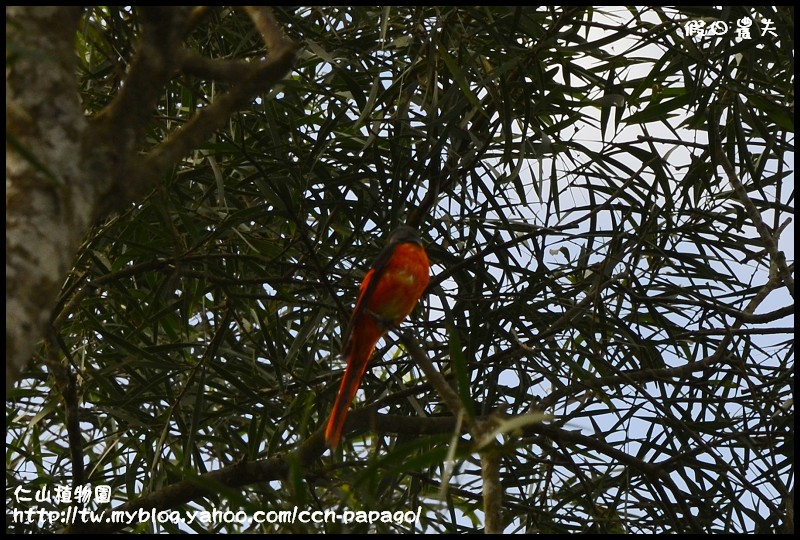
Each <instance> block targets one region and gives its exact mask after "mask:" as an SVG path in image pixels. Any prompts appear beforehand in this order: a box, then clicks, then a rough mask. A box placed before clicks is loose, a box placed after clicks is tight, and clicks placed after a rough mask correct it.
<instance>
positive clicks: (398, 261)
mask: <svg viewBox="0 0 800 540" xmlns="http://www.w3.org/2000/svg"><path fill="white" fill-rule="evenodd" d="M429 281H430V262H429V261H428V255H427V254H426V253H425V249H423V248H422V247H421V246H419V245H417V244H412V243H404V244H399V245H398V246H397V247H396V248H395V250H394V253H393V254H392V256H391V257H390V258H389V260H388V261H387V262H386V267H385V269H384V271H383V274H382V275H381V276H380V280H379V281H378V283H377V285H376V286H375V290H374V291H373V293H372V296H371V298H370V299H369V302H368V304H367V306H366V307H367V309H368V310H369V311H371V312H373V313H375V314H376V315H378V316H379V317H380V318H381V319H384V320H386V321H391V322H392V323H394V324H400V322H402V320H403V319H405V318H406V316H408V314H409V313H411V310H412V309H414V306H415V305H416V304H417V300H419V297H420V296H422V293H423V292H424V291H425V288H426V287H427V286H428V282H429ZM365 284H367V280H365Z"/></svg>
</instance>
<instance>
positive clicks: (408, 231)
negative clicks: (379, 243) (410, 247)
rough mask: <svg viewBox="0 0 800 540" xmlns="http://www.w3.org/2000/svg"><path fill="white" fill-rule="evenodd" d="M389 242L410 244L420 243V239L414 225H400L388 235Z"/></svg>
mask: <svg viewBox="0 0 800 540" xmlns="http://www.w3.org/2000/svg"><path fill="white" fill-rule="evenodd" d="M389 242H390V243H392V244H403V243H406V242H410V243H412V244H418V245H420V246H421V245H422V239H421V238H420V237H419V232H417V229H415V228H414V227H409V226H408V225H401V226H399V227H398V228H396V229H395V230H393V231H392V234H390V235H389Z"/></svg>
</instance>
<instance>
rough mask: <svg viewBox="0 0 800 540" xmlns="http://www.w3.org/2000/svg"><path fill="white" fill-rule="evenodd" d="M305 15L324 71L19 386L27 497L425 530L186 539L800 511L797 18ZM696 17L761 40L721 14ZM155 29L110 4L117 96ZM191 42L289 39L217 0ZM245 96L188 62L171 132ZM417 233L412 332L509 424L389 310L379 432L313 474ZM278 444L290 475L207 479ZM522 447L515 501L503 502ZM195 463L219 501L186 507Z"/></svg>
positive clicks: (83, 52) (258, 130)
mask: <svg viewBox="0 0 800 540" xmlns="http://www.w3.org/2000/svg"><path fill="white" fill-rule="evenodd" d="M275 15H276V17H277V19H278V21H279V23H280V24H281V25H282V27H283V28H284V30H285V32H286V34H287V36H288V37H289V38H290V39H292V40H294V41H295V42H297V43H299V44H300V45H301V46H302V48H301V49H300V52H299V53H298V57H297V61H296V63H295V66H294V68H293V70H292V71H291V73H290V74H289V76H288V77H287V78H286V79H285V80H284V81H283V82H281V83H280V84H279V85H277V86H276V87H275V88H273V89H272V91H270V92H269V93H267V94H264V95H261V96H259V97H258V98H257V99H255V100H254V101H253V102H252V104H251V106H249V107H247V108H245V109H243V110H240V111H238V112H237V113H236V114H234V115H232V116H231V117H230V119H229V123H228V125H227V127H226V128H225V129H223V130H220V131H218V132H217V133H216V135H215V137H214V138H213V139H211V140H208V141H206V142H205V144H203V145H202V147H199V148H197V149H196V150H195V151H194V152H193V153H192V154H191V155H187V156H186V157H185V160H183V161H182V162H181V163H179V164H178V165H177V166H175V167H174V169H173V170H172V172H171V173H170V174H169V175H168V177H166V178H164V180H163V182H162V183H161V184H160V185H159V187H157V188H156V189H155V190H154V191H152V192H151V193H150V194H149V195H147V196H146V197H145V198H144V199H143V200H141V201H140V202H139V203H137V204H135V205H132V206H130V207H128V208H127V209H125V210H123V211H121V212H118V213H115V214H114V215H112V216H110V217H109V218H108V219H104V220H103V221H102V222H99V223H97V224H96V226H95V227H94V228H93V229H92V230H91V231H90V232H89V234H88V235H87V236H86V239H85V243H84V245H83V246H82V248H81V249H80V251H79V253H77V255H76V257H75V263H74V267H73V270H72V272H71V273H70V275H69V277H68V279H67V281H66V283H65V284H64V287H63V292H62V295H61V297H60V299H59V300H58V303H57V307H56V309H55V312H54V315H53V320H54V333H55V336H56V338H55V339H54V340H52V341H51V342H52V343H55V344H56V345H57V346H53V345H51V346H50V347H49V348H47V347H43V348H42V349H41V350H40V352H39V353H38V354H37V356H36V358H34V360H33V361H32V362H31V364H30V367H29V371H28V372H27V373H26V374H25V377H24V378H23V380H22V381H20V383H19V384H18V385H17V386H16V388H15V390H14V391H13V393H12V394H11V396H10V400H9V401H8V402H7V411H8V412H7V421H6V422H7V438H6V444H7V451H6V464H7V470H8V475H7V503H8V505H9V506H10V508H19V509H24V508H26V505H31V506H36V507H46V508H52V509H63V505H58V504H56V503H50V504H48V503H41V502H36V501H32V502H29V503H21V502H19V501H17V500H15V499H14V488H16V487H17V486H24V487H26V488H28V489H38V488H39V487H40V486H42V485H45V486H55V485H58V484H61V485H70V484H71V483H72V480H73V477H74V476H75V474H77V473H76V469H82V471H81V472H80V474H81V476H82V477H83V480H84V481H85V482H86V483H88V484H90V485H92V486H96V485H103V484H105V485H109V486H111V489H112V497H113V499H114V502H113V504H112V506H116V505H117V504H120V503H128V504H130V503H131V502H132V501H136V500H137V499H140V498H142V497H155V496H160V497H162V499H160V500H159V504H163V507H164V508H175V509H178V510H181V511H182V512H185V511H187V509H198V508H201V509H207V510H211V509H215V508H216V509H220V510H232V511H234V512H238V511H240V510H241V511H244V512H246V513H247V514H248V515H253V513H254V512H256V511H257V510H276V511H277V510H287V509H288V510H291V509H292V508H294V507H295V506H298V507H299V508H301V509H303V508H305V509H312V510H314V509H320V510H328V509H334V510H338V511H340V512H341V511H344V510H381V511H384V510H389V511H393V512H394V511H397V510H403V511H409V510H412V511H416V510H417V508H418V507H421V518H420V521H419V522H418V523H415V524H401V525H397V524H390V523H375V524H372V525H367V524H358V523H352V524H347V525H344V524H341V523H327V524H319V523H300V522H295V523H291V524H287V523H283V524H263V525H257V524H253V525H236V524H231V523H213V524H206V523H203V524H200V523H193V524H191V525H187V524H183V525H176V524H170V523H166V524H161V525H159V526H157V527H155V530H162V531H173V530H189V529H195V530H198V531H206V530H217V531H235V530H254V531H258V530H263V531H284V532H289V531H291V532H314V531H347V530H352V531H357V532H367V531H375V532H390V531H407V530H414V531H437V532H466V531H474V530H482V529H483V527H484V519H485V517H484V513H485V512H486V511H487V510H486V508H487V506H485V505H486V504H487V498H490V499H492V500H491V501H489V502H490V503H494V504H499V505H501V507H500V508H501V514H500V515H501V516H502V528H503V529H504V530H506V531H509V532H517V531H531V532H542V533H558V532H621V531H628V532H651V533H658V532H753V531H760V532H767V531H772V532H775V531H780V530H785V527H787V521H788V518H787V516H786V508H787V507H788V508H791V507H792V506H793V502H792V501H793V476H794V466H793V440H794V420H793V417H794V406H793V403H792V401H791V399H792V393H793V390H792V387H793V381H794V319H793V316H794V315H793V305H794V300H793V297H794V284H793V281H792V279H793V278H792V276H793V271H794V263H793V252H792V251H789V250H791V249H793V248H792V247H791V243H792V238H791V236H792V234H793V228H792V226H791V225H788V226H787V222H788V220H790V219H791V218H792V217H793V214H794V185H793V178H794V176H793V159H794V154H793V148H794V147H793V143H794V134H793V132H794V118H793V112H794V50H793V47H794V44H793V36H794V19H793V17H794V11H793V9H792V8H771V7H758V8H724V9H711V8H703V9H700V8H691V9H690V8H686V9H682V10H680V11H675V10H665V9H660V8H630V9H623V8H616V9H611V8H608V9H606V8H603V9H591V8H575V7H566V8H538V9H533V8H507V7H474V8H456V7H438V8H437V7H426V8H413V7H405V8H396V7H393V8H388V7H387V8H379V7H372V8H370V7H338V8H285V9H281V10H275ZM742 20H745V21H749V22H750V23H751V24H749V25H745V23H740V22H739V21H742ZM767 20H769V21H770V22H771V26H770V24H769V23H767V22H766V21H767ZM690 21H703V22H704V23H705V28H706V29H709V28H712V27H714V28H718V27H719V25H715V24H714V22H715V21H724V22H726V23H727V24H728V26H729V31H728V33H727V34H724V35H719V36H710V37H709V36H705V37H701V36H688V35H687V28H686V23H687V22H690ZM143 24H146V22H143V21H142V20H140V12H139V10H137V9H133V10H120V9H116V8H104V9H100V8H96V9H87V10H86V11H85V14H84V18H83V21H82V23H81V26H80V27H79V28H78V29H77V38H76V54H77V57H78V64H79V72H78V79H77V80H78V81H79V85H80V88H79V89H78V91H79V92H80V95H81V98H82V100H83V104H84V107H85V109H86V111H87V114H88V115H90V116H91V115H94V114H96V113H97V112H99V111H100V110H102V108H103V107H104V106H106V105H107V104H108V103H109V101H110V100H111V99H113V97H114V96H115V95H116V93H117V92H119V90H120V88H121V87H122V86H124V81H125V76H126V72H127V70H128V68H129V65H130V63H131V62H132V61H133V58H134V57H135V55H136V43H137V39H138V38H139V35H140V32H141V27H142V25H143ZM745 26H746V27H748V28H749V30H750V36H749V37H742V36H741V35H737V28H738V29H741V28H743V27H745ZM770 28H772V29H774V31H773V32H769V31H768V30H769V29H770ZM185 43H186V45H187V46H188V47H189V48H190V49H191V50H193V51H196V52H198V53H200V54H201V55H202V56H204V57H207V58H209V59H237V60H255V59H258V58H261V57H263V56H264V55H265V49H264V44H263V42H262V40H261V39H260V38H259V35H258V33H257V32H255V31H254V30H253V26H252V23H251V21H250V20H249V18H248V17H247V15H246V14H245V13H244V12H241V11H238V10H233V9H224V8H214V9H210V10H208V11H207V12H204V13H203V14H202V16H199V17H198V19H197V21H196V23H195V24H194V27H193V28H192V30H191V32H190V33H189V34H188V35H187V37H186V42H185ZM235 84H236V83H235V81H219V80H216V81H212V80H210V79H208V78H202V77H199V76H193V75H192V74H190V73H187V72H185V71H184V72H181V73H178V74H176V75H175V76H174V77H173V78H172V79H171V81H170V83H169V85H168V86H166V87H165V88H164V89H163V98H162V99H161V102H160V103H159V106H158V110H156V111H145V113H147V114H152V120H151V121H150V122H149V127H148V140H149V142H150V144H152V145H153V146H155V145H157V144H159V143H160V142H162V141H164V140H166V139H168V138H169V137H171V136H174V134H175V133H176V130H177V129H178V128H179V127H180V126H182V125H184V124H185V123H186V122H188V121H189V120H190V119H191V118H192V117H193V116H194V115H196V114H197V113H198V111H201V110H202V109H204V108H205V107H207V106H208V105H209V104H210V103H214V102H215V100H217V99H220V98H221V96H224V94H225V93H226V92H227V91H228V90H229V89H230V88H231V87H234V86H235ZM64 91H65V92H67V91H71V89H64ZM148 150H149V148H143V149H142V151H143V152H146V151H148ZM406 222H409V223H413V224H414V225H418V226H419V227H420V230H421V231H422V235H423V238H424V240H425V242H426V243H427V250H428V254H429V256H430V258H431V262H432V264H433V269H432V275H433V278H432V282H431V286H430V287H429V289H428V293H427V294H426V295H425V296H424V297H423V300H422V302H421V304H420V307H418V308H417V309H416V310H415V312H414V313H413V314H412V316H411V317H410V318H409V320H408V321H407V322H406V323H405V324H404V325H403V328H402V329H401V330H399V331H400V332H406V333H407V334H408V337H407V339H410V340H412V341H414V342H416V343H417V344H418V345H420V346H422V347H423V348H424V351H425V354H426V355H427V357H428V358H429V359H430V360H432V361H433V363H434V365H435V366H437V368H438V369H439V370H440V371H441V373H442V374H443V375H444V376H445V379H446V380H447V381H448V383H449V384H450V385H451V386H452V388H453V389H454V390H455V392H456V393H457V394H458V396H459V398H460V401H461V406H462V407H463V415H466V416H467V417H468V419H469V418H475V419H478V420H481V421H485V422H488V424H487V425H492V426H494V427H495V428H496V429H497V430H498V434H497V435H496V442H495V443H493V444H490V445H488V446H486V447H483V448H479V447H478V445H476V444H475V441H474V440H473V437H472V436H471V435H470V434H469V433H467V431H466V430H464V431H463V432H462V433H461V434H459V433H457V429H458V427H457V426H462V427H463V422H462V423H458V422H457V421H456V419H455V418H454V414H453V411H452V410H451V408H449V407H448V406H447V405H446V404H444V403H443V400H442V398H441V396H440V394H439V392H438V391H437V390H436V387H435V385H432V384H431V383H430V382H429V381H428V380H427V377H425V376H424V375H423V374H422V373H421V371H420V369H419V367H418V365H417V363H416V362H415V361H414V360H413V358H412V355H411V354H410V353H409V348H408V347H405V346H403V345H402V344H401V343H400V341H399V338H398V334H397V333H396V332H390V333H389V334H388V335H387V337H386V339H385V340H384V341H382V342H381V344H379V346H378V348H377V350H376V355H375V357H374V358H373V361H372V370H371V371H370V372H368V374H367V375H366V377H365V379H364V382H363V383H362V390H363V391H362V392H360V393H359V394H358V397H357V399H356V403H355V405H354V411H359V410H360V411H362V414H360V415H359V414H354V415H353V422H354V424H353V431H351V432H350V433H349V434H347V433H346V434H345V436H344V437H343V444H342V446H341V447H340V448H339V449H338V450H337V451H334V452H328V453H325V454H323V455H321V456H320V457H317V456H315V457H314V459H312V460H310V461H305V460H304V461H302V462H300V461H298V460H297V459H295V457H293V456H296V455H297V454H296V453H293V452H294V451H296V450H297V449H298V448H300V446H301V445H302V444H303V443H304V441H307V440H308V439H309V438H310V437H312V435H313V434H314V433H315V432H317V430H318V429H319V428H320V426H322V424H323V423H324V421H325V419H326V416H327V414H328V411H329V410H330V407H331V404H332V402H333V399H334V397H335V393H336V389H337V386H338V382H339V378H340V376H341V372H342V368H343V364H342V362H341V359H340V358H339V357H338V353H339V352H340V348H341V342H340V338H341V333H342V331H343V326H344V325H345V324H346V322H347V318H348V316H349V313H350V310H351V309H352V305H353V301H354V298H355V295H356V291H357V286H358V283H359V282H360V279H361V277H362V276H363V274H364V272H365V271H366V269H367V267H368V265H369V262H370V261H371V260H372V259H373V258H374V256H375V255H376V254H377V252H378V250H379V249H380V247H381V245H382V242H383V239H384V238H385V236H386V235H387V234H388V232H389V231H390V230H391V229H393V228H394V227H395V226H397V225H399V224H402V223H406ZM781 234H782V235H783V236H781ZM784 252H785V255H784ZM787 259H788V260H787ZM59 381H60V382H59ZM65 381H67V382H65ZM70 381H71V382H70ZM370 411H371V412H370ZM462 420H463V418H462ZM267 459H272V460H273V461H270V462H269V463H270V464H277V466H278V467H279V469H280V473H279V474H276V475H274V476H269V475H268V474H266V473H265V476H264V477H262V478H252V479H250V478H245V479H238V480H237V481H230V478H226V479H225V480H219V482H216V481H215V480H214V479H213V477H212V476H210V475H209V474H208V473H210V472H212V471H221V470H235V466H236V464H240V463H245V462H246V463H251V464H258V463H260V460H267ZM281 460H283V461H281ZM492 460H494V462H495V463H497V465H498V466H499V469H498V470H499V479H500V492H501V493H502V497H500V493H498V492H494V493H490V494H487V493H485V489H484V488H485V487H486V483H485V480H484V479H483V477H482V469H485V468H486V467H487V462H491V461H492ZM226 467H230V468H229V469H225V468H226ZM187 479H196V483H197V485H198V486H200V487H202V491H200V490H198V492H197V493H198V494H197V495H196V496H192V495H191V494H190V495H188V496H182V497H177V496H175V497H174V498H172V499H171V498H170V497H173V496H174V494H173V493H171V492H169V490H168V489H165V488H167V487H168V486H171V485H173V484H176V483H178V482H181V481H185V480H187ZM265 479H266V480H265ZM198 489H199V488H198ZM151 500H155V499H151ZM105 508H108V506H106V507H105ZM151 527H153V526H152V524H147V523H146V524H139V525H132V526H127V527H126V528H124V529H123V530H129V531H132V530H142V531H143V530H149V529H150V528H151ZM36 528H37V529H38V528H41V529H42V530H53V529H57V528H58V527H54V526H51V525H48V524H45V523H42V522H40V523H39V524H38V525H37V526H36ZM7 529H8V530H11V531H20V530H26V529H30V526H24V527H23V526H22V525H20V524H9V525H7Z"/></svg>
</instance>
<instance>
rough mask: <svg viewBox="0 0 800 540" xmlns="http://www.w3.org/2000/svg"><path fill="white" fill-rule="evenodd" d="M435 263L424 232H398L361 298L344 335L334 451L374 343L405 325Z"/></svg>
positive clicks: (328, 431)
mask: <svg viewBox="0 0 800 540" xmlns="http://www.w3.org/2000/svg"><path fill="white" fill-rule="evenodd" d="M429 274H430V263H429V262H428V255H427V254H426V253H425V248H424V247H423V246H422V241H421V240H420V237H419V233H418V232H417V231H416V230H415V229H413V228H411V227H408V226H405V225H404V226H402V227H398V228H397V229H395V230H394V231H393V232H392V234H391V235H390V236H389V243H388V244H387V245H386V247H385V248H383V251H381V254H380V255H379V256H378V258H377V260H376V261H375V263H374V264H373V265H372V268H371V269H370V271H369V272H367V275H366V276H364V281H363V282H362V283H361V288H360V289H359V293H358V300H357V301H356V307H355V309H354V310H353V315H352V316H351V317H350V322H349V323H348V325H347V330H346V331H345V333H344V344H345V345H344V351H343V352H342V356H344V357H345V358H347V370H346V371H345V373H344V379H342V385H341V386H340V387H339V393H338V394H337V396H336V403H334V405H333V410H332V411H331V417H330V419H329V420H328V425H327V427H326V428H325V442H326V443H327V445H328V446H329V447H330V448H334V447H336V445H338V444H339V438H340V437H341V436H342V429H343V428H344V421H345V419H346V418H347V411H348V410H349V409H350V404H351V403H352V401H353V398H354V397H355V395H356V392H357V391H358V386H359V385H360V384H361V378H362V377H363V376H364V372H365V371H366V370H367V363H368V362H369V359H370V356H372V351H374V350H375V344H376V343H378V340H379V339H380V338H381V336H382V335H383V334H385V333H386V332H387V330H389V328H392V327H395V326H397V325H399V324H400V323H401V322H403V319H405V318H406V317H407V316H408V314H409V313H411V310H412V309H414V306H415V305H417V300H419V297H420V296H422V293H423V292H424V291H425V288H426V287H427V286H428V281H429V280H430V276H429Z"/></svg>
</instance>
